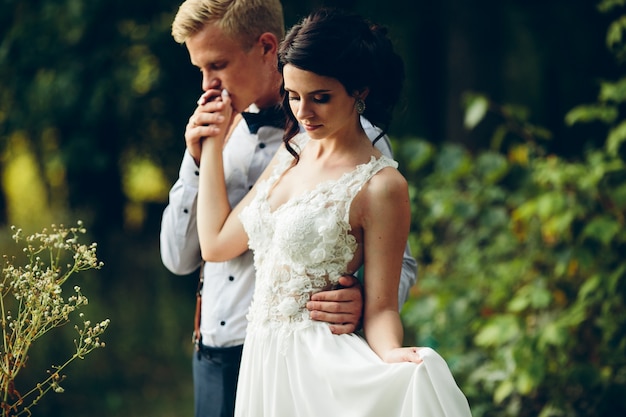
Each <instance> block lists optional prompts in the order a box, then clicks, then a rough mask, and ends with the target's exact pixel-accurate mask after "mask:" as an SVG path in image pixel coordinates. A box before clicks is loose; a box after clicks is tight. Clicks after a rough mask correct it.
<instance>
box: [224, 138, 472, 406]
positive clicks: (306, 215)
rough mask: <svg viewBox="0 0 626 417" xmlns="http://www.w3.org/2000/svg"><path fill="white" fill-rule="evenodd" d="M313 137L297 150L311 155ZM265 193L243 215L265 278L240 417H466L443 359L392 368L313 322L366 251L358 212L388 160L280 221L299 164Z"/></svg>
mask: <svg viewBox="0 0 626 417" xmlns="http://www.w3.org/2000/svg"><path fill="white" fill-rule="evenodd" d="M307 141H308V137H306V136H305V134H301V135H299V136H298V137H296V138H295V142H296V143H297V144H298V145H299V147H300V148H301V149H302V148H303V147H304V146H305V145H306V142H307ZM279 152H281V154H280V158H281V159H280V163H279V166H278V167H277V168H276V170H275V171H274V172H273V174H272V175H271V177H270V178H269V179H268V180H267V181H265V182H264V183H262V184H259V187H258V193H257V196H256V197H255V199H254V200H253V201H252V202H251V203H250V205H249V206H248V207H246V208H245V209H244V210H243V211H242V213H241V216H240V217H241V220H242V222H243V224H244V227H245V229H246V231H247V233H248V235H249V245H250V248H252V249H253V250H254V259H255V267H256V269H257V279H256V289H255V293H254V299H253V302H252V305H251V306H250V311H249V313H248V320H249V325H248V335H247V337H246V341H245V343H244V351H243V358H242V363H241V370H240V373H239V385H238V389H237V400H236V405H235V415H236V416H238V417H260V416H264V417H300V416H301V417H352V416H354V417H368V416H370V417H395V416H420V417H438V416H446V417H466V416H471V414H470V410H469V406H468V404H467V400H466V398H465V396H464V395H463V393H462V392H461V391H460V390H459V388H458V387H457V385H456V383H455V381H454V379H453V377H452V375H451V373H450V370H449V369H448V366H447V364H446V363H445V361H444V360H443V359H442V358H441V357H440V356H439V355H438V354H437V353H435V352H434V351H433V350H431V349H424V350H422V351H420V353H421V355H422V357H423V359H424V362H423V363H421V364H419V365H417V364H415V363H408V362H407V363H399V364H387V363H384V362H383V361H382V360H381V359H380V358H379V357H378V356H377V355H376V354H375V353H374V352H373V351H372V350H371V349H370V347H369V346H368V344H367V342H365V341H364V340H363V339H362V338H361V337H359V336H357V335H354V334H347V335H340V336H339V335H333V334H331V332H330V330H329V328H328V325H327V324H326V323H321V322H315V321H312V320H310V319H309V312H308V310H307V309H306V308H305V304H306V302H307V301H308V300H309V298H310V296H311V294H313V293H315V292H318V291H320V290H322V289H326V288H329V287H330V286H332V285H333V284H336V283H337V280H338V279H339V277H340V276H341V275H342V274H343V273H344V272H345V270H346V266H347V264H348V262H349V261H350V260H351V259H352V256H353V254H354V251H355V249H356V241H355V239H354V237H353V236H352V235H351V234H349V230H350V225H349V223H348V215H349V211H350V203H351V202H352V200H353V198H354V196H355V195H356V194H357V193H358V192H359V190H360V189H361V187H362V186H363V185H364V184H365V183H366V182H367V181H368V180H369V179H370V178H371V177H372V176H373V175H375V174H376V173H377V172H378V171H380V170H381V169H383V168H385V167H390V166H391V167H396V166H397V163H396V162H395V161H393V160H391V159H389V158H387V157H384V156H383V157H381V158H379V159H375V158H373V157H372V160H371V161H370V162H369V163H367V164H363V165H359V166H357V167H356V168H355V169H354V171H352V172H349V173H346V174H344V175H343V176H342V177H341V178H339V179H338V180H335V181H326V182H323V183H321V184H319V185H318V186H317V187H316V188H315V189H313V190H311V191H308V192H305V193H304V194H303V195H301V196H298V197H296V198H293V199H292V200H290V201H288V202H287V203H285V204H284V205H282V206H280V207H278V208H277V209H276V210H275V211H273V212H272V211H271V210H270V206H269V204H268V202H267V196H268V194H269V190H270V189H271V187H272V186H273V184H275V183H276V181H277V180H278V179H279V177H280V175H281V174H282V173H283V172H284V171H285V170H286V169H287V168H288V167H289V166H290V164H291V162H292V159H293V157H292V156H291V155H290V154H289V153H287V152H286V151H285V150H284V149H281V150H279Z"/></svg>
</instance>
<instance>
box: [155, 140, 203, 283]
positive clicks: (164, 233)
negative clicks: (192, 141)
mask: <svg viewBox="0 0 626 417" xmlns="http://www.w3.org/2000/svg"><path fill="white" fill-rule="evenodd" d="M198 180H199V169H198V166H197V165H196V163H195V161H194V160H193V157H192V156H191V155H190V154H189V152H187V151H185V155H184V156H183V161H182V163H181V167H180V171H179V177H178V180H177V181H176V182H175V183H174V185H173V186H172V189H171V190H170V193H169V203H168V205H167V207H165V210H164V211H163V217H162V219H161V234H160V249H161V261H162V262H163V265H165V267H166V268H167V269H168V270H169V271H170V272H172V273H174V274H176V275H186V274H190V273H192V272H194V271H195V270H196V269H198V268H199V267H200V265H201V264H202V254H201V252H200V241H199V238H198V230H197V223H196V201H197V197H198Z"/></svg>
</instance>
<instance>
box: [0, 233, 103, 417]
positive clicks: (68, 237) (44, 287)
mask: <svg viewBox="0 0 626 417" xmlns="http://www.w3.org/2000/svg"><path fill="white" fill-rule="evenodd" d="M13 230H14V235H13V239H14V240H15V241H16V242H20V241H21V240H25V242H26V247H25V248H24V253H25V254H26V257H27V263H26V265H25V266H24V267H15V266H14V265H13V263H12V260H13V259H11V260H8V259H6V257H5V259H6V266H5V268H4V269H3V271H2V272H3V274H2V281H1V282H0V296H1V297H0V314H1V322H0V324H1V325H2V335H3V343H2V351H1V352H0V355H1V360H0V371H1V372H0V396H1V400H2V402H1V404H0V409H1V410H2V417H8V416H17V415H21V414H28V415H30V414H31V412H30V407H31V406H33V405H35V404H37V402H38V401H39V400H40V399H41V397H42V396H43V395H44V394H46V393H47V392H48V391H50V390H53V391H55V392H63V388H62V387H61V386H60V385H59V383H60V382H61V381H62V380H63V379H64V378H65V376H63V375H61V374H60V372H61V371H63V369H65V367H66V366H67V365H69V364H70V363H71V362H72V361H73V360H75V359H76V358H80V359H83V358H84V357H85V355H87V354H88V353H90V352H91V351H92V350H94V349H96V348H99V347H103V346H104V343H102V342H100V339H99V336H100V335H101V334H102V333H103V332H104V331H105V329H106V328H107V326H108V324H109V320H105V321H102V322H100V323H98V324H96V325H94V326H91V322H90V321H88V320H85V319H84V318H83V315H82V313H81V314H80V317H81V318H83V327H82V328H79V327H78V326H75V329H76V331H77V332H78V334H79V338H78V340H75V341H74V344H75V352H74V353H73V354H72V355H71V356H70V358H69V359H68V360H66V362H64V363H63V364H62V365H60V366H52V369H53V371H51V370H49V371H48V373H49V376H48V377H47V378H46V379H44V381H42V382H40V383H38V384H37V385H36V386H35V387H34V388H32V389H31V390H29V391H28V392H26V393H25V394H24V395H21V394H20V392H19V391H18V390H17V389H16V388H15V386H14V381H15V378H16V376H17V374H18V373H19V371H20V370H21V369H23V368H24V367H25V366H26V361H27V358H28V352H29V350H30V348H31V346H32V344H33V342H34V341H35V340H37V339H39V338H40V337H41V336H43V335H44V334H46V333H47V332H49V331H50V330H52V329H54V328H56V327H59V326H62V325H64V324H66V323H68V322H69V320H70V314H71V313H73V312H74V311H75V310H77V309H78V308H80V307H81V306H83V305H86V304H87V303H88V299H87V297H85V296H84V295H83V294H82V293H81V290H80V287H78V286H75V287H74V294H73V295H72V296H70V297H69V298H68V299H67V300H65V299H64V298H63V297H62V288H61V287H62V285H63V284H65V283H66V282H67V280H68V279H69V278H70V277H71V276H72V275H73V274H75V273H77V272H79V271H85V270H88V269H99V268H101V267H102V263H101V262H99V261H98V260H97V257H96V244H95V243H93V244H91V245H89V246H87V245H83V244H79V243H78V235H79V234H84V233H85V232H86V231H85V229H84V228H83V227H82V223H81V222H79V223H78V227H72V228H65V227H63V226H60V227H58V228H57V227H56V226H52V230H51V231H50V232H48V231H47V230H46V229H44V230H43V231H42V232H41V233H36V234H34V235H31V236H28V237H26V238H25V239H23V238H22V236H21V230H19V229H15V228H13ZM42 258H45V259H47V262H44V261H43V259H42ZM66 260H67V261H69V262H67V263H66V265H65V266H64V267H63V266H62V262H64V261H66ZM11 307H12V308H13V310H11V309H10V308H11ZM31 397H34V398H33V399H32V400H31V399H30V398H31ZM26 400H28V401H26ZM29 401H30V402H29Z"/></svg>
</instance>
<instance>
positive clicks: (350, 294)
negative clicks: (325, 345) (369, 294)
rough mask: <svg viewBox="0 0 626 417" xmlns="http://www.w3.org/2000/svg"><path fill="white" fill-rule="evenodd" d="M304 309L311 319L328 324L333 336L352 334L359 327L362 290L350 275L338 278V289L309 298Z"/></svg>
mask: <svg viewBox="0 0 626 417" xmlns="http://www.w3.org/2000/svg"><path fill="white" fill-rule="evenodd" d="M306 307H307V308H308V309H309V311H310V312H311V319H313V320H317V321H324V322H327V323H329V324H330V330H331V332H333V333H334V334H344V333H352V332H355V331H356V330H358V329H359V328H360V327H361V316H362V315H363V290H362V287H361V284H360V282H359V280H357V279H356V278H355V277H354V276H352V275H344V276H342V277H341V278H339V288H338V289H334V290H328V291H321V292H318V293H316V294H313V295H312V296H311V301H309V302H308V303H307V305H306Z"/></svg>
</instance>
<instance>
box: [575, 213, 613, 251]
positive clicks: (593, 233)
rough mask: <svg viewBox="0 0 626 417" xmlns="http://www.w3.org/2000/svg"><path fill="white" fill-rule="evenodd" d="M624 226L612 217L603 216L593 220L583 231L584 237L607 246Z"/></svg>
mask: <svg viewBox="0 0 626 417" xmlns="http://www.w3.org/2000/svg"><path fill="white" fill-rule="evenodd" d="M621 228H622V226H621V225H620V223H619V222H617V221H616V220H615V219H613V218H612V217H609V216H607V215H601V216H597V217H594V218H593V219H591V221H590V222H589V223H587V225H586V226H585V228H584V229H583V233H582V236H583V237H588V238H591V239H594V240H596V241H598V242H600V243H602V244H603V245H605V246H607V245H608V244H609V243H611V241H612V240H613V238H614V237H615V235H617V233H619V231H620V230H621Z"/></svg>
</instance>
